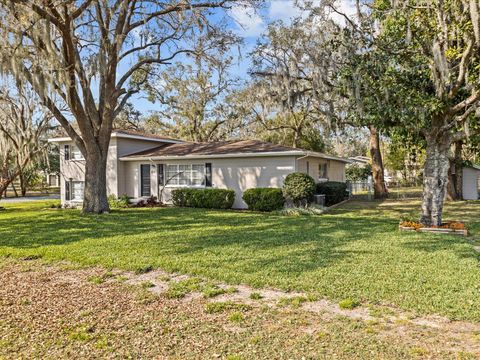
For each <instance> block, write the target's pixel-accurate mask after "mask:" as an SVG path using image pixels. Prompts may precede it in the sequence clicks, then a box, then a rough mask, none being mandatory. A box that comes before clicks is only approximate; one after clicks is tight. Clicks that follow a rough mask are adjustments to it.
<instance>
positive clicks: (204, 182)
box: [49, 130, 349, 208]
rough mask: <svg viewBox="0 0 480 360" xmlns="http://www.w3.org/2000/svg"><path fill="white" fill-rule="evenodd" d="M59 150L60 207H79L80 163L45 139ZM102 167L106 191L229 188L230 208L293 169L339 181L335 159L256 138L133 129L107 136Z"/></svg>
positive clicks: (75, 153) (65, 141)
mask: <svg viewBox="0 0 480 360" xmlns="http://www.w3.org/2000/svg"><path fill="white" fill-rule="evenodd" d="M49 141H50V142H55V143H58V144H59V146H60V157H61V158H60V177H61V180H60V182H61V184H60V185H61V186H60V188H61V199H62V203H81V202H82V200H83V188H84V169H85V165H84V161H85V160H84V159H83V157H82V154H81V152H80V151H79V149H78V148H76V146H75V145H74V143H73V141H72V140H71V139H70V138H55V139H50V140H49ZM107 161H108V163H107V192H108V194H109V195H115V196H117V197H118V196H121V195H123V194H127V195H128V196H130V197H132V198H133V199H141V198H147V197H149V196H157V197H158V196H159V194H160V192H161V191H160V190H162V189H163V199H162V200H163V201H164V202H166V203H169V202H170V201H171V190H172V189H175V188H181V187H190V188H200V189H201V188H209V187H211V188H221V189H233V190H235V193H236V198H235V203H234V205H233V206H234V208H245V207H246V204H245V203H244V201H243V200H242V195H243V192H244V191H245V190H246V189H249V188H255V187H281V186H282V185H283V181H284V179H285V177H286V176H287V175H288V174H290V173H292V172H295V171H299V172H304V173H308V174H309V175H311V176H312V177H313V178H314V179H315V181H317V182H318V181H325V180H331V181H341V182H344V181H345V164H346V163H348V162H349V161H348V160H346V159H343V158H339V157H336V156H330V155H325V154H322V153H317V152H311V151H306V150H302V149H295V148H291V147H286V146H281V145H274V144H271V143H267V142H263V141H257V140H232V141H221V142H213V143H193V142H183V141H180V140H175V139H170V138H166V137H162V136H156V135H146V134H141V133H138V132H133V131H126V130H117V131H114V132H113V133H112V138H111V141H110V148H109V153H108V160H107Z"/></svg>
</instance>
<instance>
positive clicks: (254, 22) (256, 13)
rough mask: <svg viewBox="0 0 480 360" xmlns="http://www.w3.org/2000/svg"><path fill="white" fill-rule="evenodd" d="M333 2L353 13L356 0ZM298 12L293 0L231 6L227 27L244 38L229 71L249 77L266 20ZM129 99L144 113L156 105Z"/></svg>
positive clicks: (283, 18)
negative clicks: (254, 6)
mask: <svg viewBox="0 0 480 360" xmlns="http://www.w3.org/2000/svg"><path fill="white" fill-rule="evenodd" d="M314 1H320V0H314ZM336 4H337V8H338V9H339V10H340V11H341V12H343V13H345V14H349V15H352V14H354V13H355V0H337V3H336ZM301 15H302V11H301V10H300V9H299V8H298V7H296V6H295V0H265V1H264V4H263V6H262V7H261V9H258V10H254V9H252V8H245V7H241V6H237V7H234V8H233V9H231V10H230V11H229V12H228V21H229V24H230V28H231V29H232V30H233V31H234V32H236V33H237V34H238V35H239V36H241V37H242V38H243V41H244V44H243V46H242V47H241V57H240V59H239V61H238V63H236V64H235V65H234V66H233V67H232V74H233V75H236V76H239V77H240V78H241V79H248V69H249V67H250V59H249V57H248V54H249V53H250V52H251V51H252V50H253V48H254V47H255V44H256V43H257V40H258V39H259V38H260V37H261V35H262V34H263V33H264V32H265V31H266V29H267V26H268V24H269V23H271V22H273V21H283V22H284V23H287V24H288V23H289V22H290V21H291V20H292V19H294V18H297V17H299V16H301ZM222 16H223V15H222ZM331 18H332V19H333V20H334V21H337V22H339V23H342V22H344V19H343V18H342V17H341V16H340V15H336V14H331ZM132 103H133V104H134V106H135V108H136V109H137V110H139V111H141V112H142V113H144V114H147V113H148V112H149V111H152V110H155V109H156V108H157V107H158V105H156V104H152V103H151V102H149V101H147V100H145V99H142V98H141V97H137V98H135V99H132Z"/></svg>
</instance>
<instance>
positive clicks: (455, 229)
mask: <svg viewBox="0 0 480 360" xmlns="http://www.w3.org/2000/svg"><path fill="white" fill-rule="evenodd" d="M398 227H399V229H400V230H401V231H420V232H429V233H437V234H450V235H461V236H467V235H468V230H467V228H466V227H465V224H464V223H463V222H461V221H447V222H445V223H443V224H442V225H441V226H425V225H423V224H421V223H419V222H416V221H402V222H401V223H400V225H399V226H398Z"/></svg>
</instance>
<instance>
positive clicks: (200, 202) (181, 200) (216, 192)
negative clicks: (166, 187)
mask: <svg viewBox="0 0 480 360" xmlns="http://www.w3.org/2000/svg"><path fill="white" fill-rule="evenodd" d="M234 201H235V191H233V190H229V189H175V190H173V191H172V202H173V204H174V205H175V206H180V207H194V208H206V209H230V208H231V207H232V206H233V202H234Z"/></svg>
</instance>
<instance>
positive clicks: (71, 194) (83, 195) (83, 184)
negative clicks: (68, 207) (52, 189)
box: [69, 180, 85, 202]
mask: <svg viewBox="0 0 480 360" xmlns="http://www.w3.org/2000/svg"><path fill="white" fill-rule="evenodd" d="M75 184H81V185H82V190H81V193H82V195H81V198H80V199H76V198H75V197H74V194H75V191H74V185H75ZM84 198H85V181H73V180H72V181H70V199H69V200H70V201H73V202H83V199H84Z"/></svg>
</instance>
